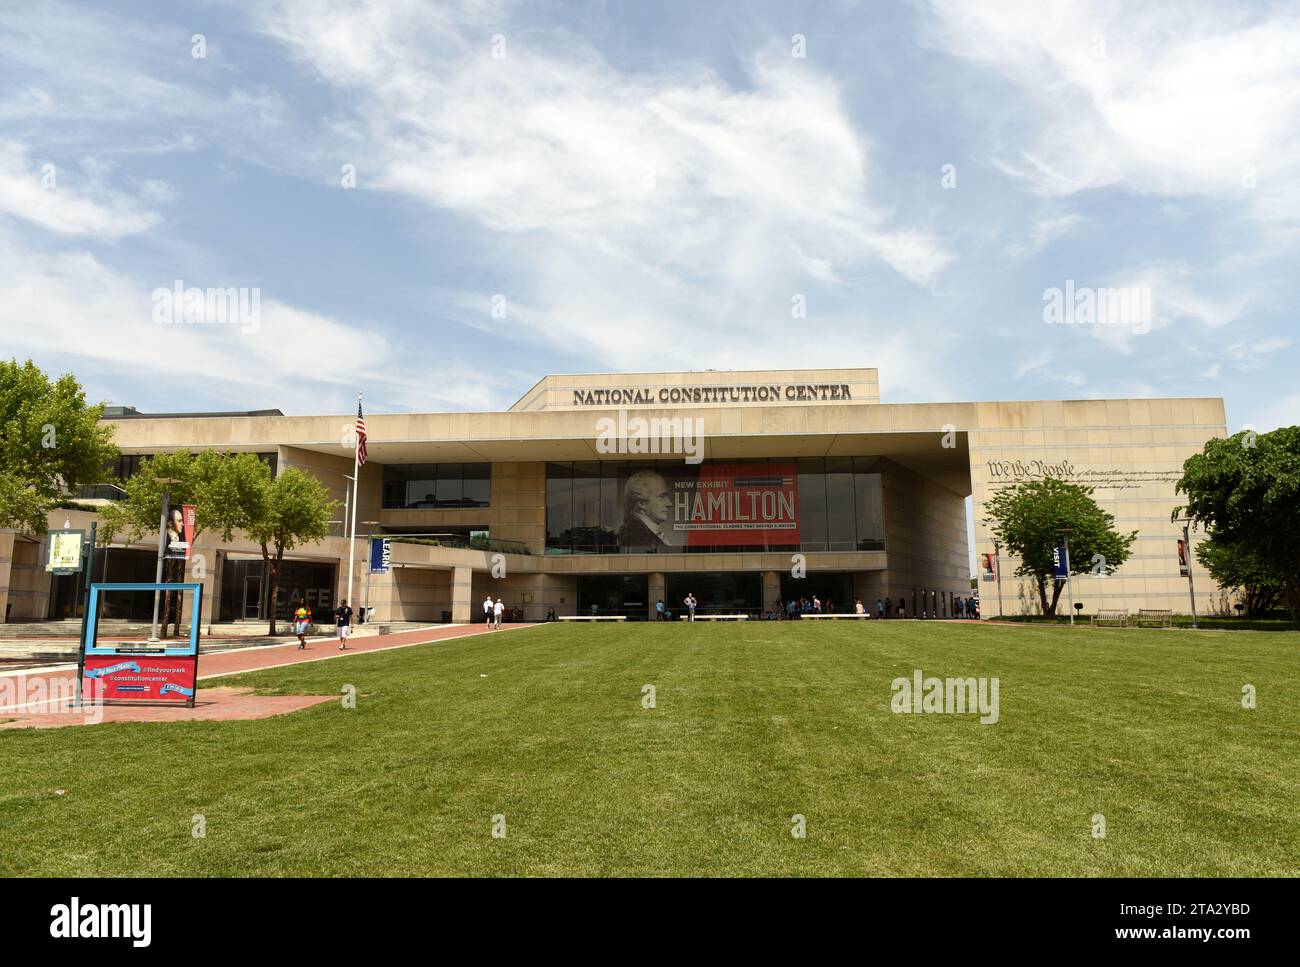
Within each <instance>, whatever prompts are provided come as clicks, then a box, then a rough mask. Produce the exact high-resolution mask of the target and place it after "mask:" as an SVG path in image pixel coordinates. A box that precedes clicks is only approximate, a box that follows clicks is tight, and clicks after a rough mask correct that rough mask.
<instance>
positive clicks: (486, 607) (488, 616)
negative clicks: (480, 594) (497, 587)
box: [483, 594, 492, 624]
mask: <svg viewBox="0 0 1300 967" xmlns="http://www.w3.org/2000/svg"><path fill="white" fill-rule="evenodd" d="M483 620H484V621H486V622H487V623H488V624H491V623H492V595H490V594H489V595H488V596H487V597H486V598H484V599H483Z"/></svg>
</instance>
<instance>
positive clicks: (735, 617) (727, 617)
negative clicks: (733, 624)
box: [695, 614, 749, 621]
mask: <svg viewBox="0 0 1300 967" xmlns="http://www.w3.org/2000/svg"><path fill="white" fill-rule="evenodd" d="M695 620H696V621H748V620H749V615H747V614H697V615H696V616H695Z"/></svg>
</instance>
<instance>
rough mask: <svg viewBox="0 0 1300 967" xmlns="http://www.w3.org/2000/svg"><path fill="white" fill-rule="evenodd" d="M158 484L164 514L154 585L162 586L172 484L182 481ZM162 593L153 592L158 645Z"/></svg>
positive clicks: (165, 479)
mask: <svg viewBox="0 0 1300 967" xmlns="http://www.w3.org/2000/svg"><path fill="white" fill-rule="evenodd" d="M158 483H160V484H162V485H163V499H162V514H161V515H160V516H159V518H158V567H157V568H156V569H155V571H154V584H162V578H163V550H164V548H165V547H166V546H167V514H168V512H169V511H170V510H171V499H172V491H171V488H172V484H178V483H180V481H179V480H178V479H176V478H175V477H159V478H158ZM161 595H162V591H160V590H159V589H158V588H154V592H153V629H152V631H150V633H149V643H150V644H156V643H157V642H158V641H159V638H158V602H159V600H160V598H161Z"/></svg>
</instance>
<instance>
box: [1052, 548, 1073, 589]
mask: <svg viewBox="0 0 1300 967" xmlns="http://www.w3.org/2000/svg"><path fill="white" fill-rule="evenodd" d="M1052 577H1054V578H1056V580H1058V581H1068V580H1069V579H1070V554H1069V552H1068V551H1067V550H1066V549H1065V547H1064V545H1058V546H1057V547H1056V548H1055V549H1053V551H1052Z"/></svg>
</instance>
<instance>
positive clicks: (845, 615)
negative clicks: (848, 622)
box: [799, 613, 871, 620]
mask: <svg viewBox="0 0 1300 967" xmlns="http://www.w3.org/2000/svg"><path fill="white" fill-rule="evenodd" d="M870 617H871V615H869V614H852V613H849V614H825V613H823V614H801V615H800V616H799V618H800V620H802V619H804V618H831V619H834V618H870Z"/></svg>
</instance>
